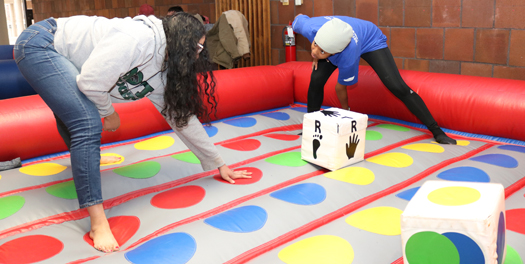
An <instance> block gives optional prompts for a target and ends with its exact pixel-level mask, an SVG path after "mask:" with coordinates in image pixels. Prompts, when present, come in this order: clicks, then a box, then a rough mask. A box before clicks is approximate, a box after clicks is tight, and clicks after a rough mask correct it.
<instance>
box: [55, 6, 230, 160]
mask: <svg viewBox="0 0 525 264" xmlns="http://www.w3.org/2000/svg"><path fill="white" fill-rule="evenodd" d="M54 41H55V42H54V45H55V49H56V50H57V52H58V53H60V54H62V55H64V56H65V57H66V58H68V59H69V60H70V61H71V62H72V63H73V64H74V65H75V66H76V67H77V69H78V70H79V72H80V74H79V75H78V76H77V85H78V88H79V90H80V91H82V92H83V93H84V94H85V95H86V96H87V97H88V98H89V99H90V100H91V101H92V102H93V103H94V104H95V105H96V107H97V108H98V111H99V113H100V116H101V117H106V116H109V115H110V114H112V113H113V112H114V111H115V109H114V108H113V106H112V103H122V102H126V101H129V100H138V99H141V98H144V97H146V96H147V97H148V98H149V99H150V100H151V101H152V102H153V104H154V105H155V107H156V108H157V110H159V112H160V111H162V109H163V108H164V87H165V86H166V83H165V80H166V75H165V72H164V73H163V72H161V68H162V63H163V61H164V58H165V49H166V36H165V34H164V29H163V26H162V21H161V20H160V19H158V18H156V17H155V16H148V17H146V16H144V15H139V16H136V17H134V18H130V17H126V18H113V19H107V18H105V17H96V16H93V17H88V16H72V17H67V18H59V19H57V31H56V33H55V40H54ZM167 121H168V123H169V124H170V126H171V127H172V128H173V130H174V131H175V133H176V134H177V135H178V136H179V137H180V138H181V140H182V141H183V142H184V143H185V144H186V145H187V146H188V147H189V148H190V150H191V151H192V152H193V153H194V154H195V155H196V156H197V157H198V158H199V160H200V161H201V165H202V168H203V169H204V170H210V169H215V168H217V167H219V166H222V165H224V161H223V160H222V158H221V157H220V155H219V154H218V152H217V149H216V148H215V146H214V145H213V144H212V143H211V142H210V140H209V137H208V134H207V133H206V131H205V130H204V128H203V127H202V124H201V123H200V121H199V120H198V119H197V118H196V117H195V116H193V117H192V118H191V119H190V120H189V121H188V126H186V127H184V128H182V129H179V128H177V127H176V126H175V124H174V123H172V122H170V121H169V120H167Z"/></svg>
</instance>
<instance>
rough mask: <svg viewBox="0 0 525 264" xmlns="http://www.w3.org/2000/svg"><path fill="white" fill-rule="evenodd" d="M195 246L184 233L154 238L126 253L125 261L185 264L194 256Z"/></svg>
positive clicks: (136, 263) (146, 263)
mask: <svg viewBox="0 0 525 264" xmlns="http://www.w3.org/2000/svg"><path fill="white" fill-rule="evenodd" d="M196 249H197V244H196V243H195V239H193V237H192V236H190V235H188V234H186V233H173V234H167V235H164V236H160V237H157V238H154V239H152V240H150V241H148V242H146V243H144V244H142V245H140V246H139V247H137V248H135V249H133V250H131V251H129V252H126V254H125V256H126V259H127V260H128V261H129V262H131V263H135V264H143V263H144V264H149V263H174V264H183V263H187V262H188V261H189V260H190V259H191V258H192V257H193V255H194V254H195V251H196Z"/></svg>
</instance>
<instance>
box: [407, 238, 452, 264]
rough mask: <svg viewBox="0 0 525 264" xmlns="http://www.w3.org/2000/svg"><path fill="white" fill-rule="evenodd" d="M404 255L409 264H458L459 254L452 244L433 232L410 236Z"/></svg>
mask: <svg viewBox="0 0 525 264" xmlns="http://www.w3.org/2000/svg"><path fill="white" fill-rule="evenodd" d="M405 253H406V256H407V260H408V262H409V263H410V264H443V263H447V264H459V252H458V250H457V249H456V246H455V245H454V243H452V241H450V240H449V239H448V238H447V237H445V236H443V235H440V234H438V233H435V232H419V233H416V234H414V235H412V236H411V237H410V238H409V239H408V241H407V244H406V246H405Z"/></svg>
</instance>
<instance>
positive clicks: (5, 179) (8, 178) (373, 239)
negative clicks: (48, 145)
mask: <svg viewBox="0 0 525 264" xmlns="http://www.w3.org/2000/svg"><path fill="white" fill-rule="evenodd" d="M305 112H306V108H305V107H304V105H292V106H290V107H287V108H280V109H274V110H272V111H267V112H260V113H254V114H250V115H244V116H238V117H235V118H229V119H225V120H220V121H217V122H213V123H212V124H211V126H206V127H205V129H206V131H207V133H208V135H209V136H210V138H211V139H212V140H213V142H214V143H215V144H216V146H217V148H218V150H219V152H220V153H221V155H222V157H223V158H224V160H225V161H226V163H227V164H229V165H230V167H231V168H232V169H235V170H248V171H250V172H252V173H253V174H252V176H253V177H252V178H251V179H240V180H237V181H236V183H235V184H229V183H227V182H225V181H223V180H222V179H221V178H220V176H218V175H217V173H218V171H217V170H214V171H202V169H201V166H200V164H199V160H198V159H196V157H195V155H193V153H191V152H189V150H188V149H187V147H186V146H185V145H184V144H183V143H182V142H181V140H180V139H179V138H178V137H177V136H176V135H175V134H174V133H173V132H169V131H166V132H164V133H159V134H155V135H151V136H149V137H145V138H140V139H134V140H131V141H126V142H119V143H118V144H112V145H106V146H103V148H102V153H103V155H118V156H121V157H122V160H121V161H120V162H119V163H118V164H110V165H106V166H102V167H101V170H102V176H101V177H102V190H103V196H104V198H105V202H104V206H105V208H106V214H107V216H108V218H109V223H110V225H111V228H112V231H113V233H114V234H115V236H116V239H117V240H118V242H119V244H120V248H121V250H120V251H118V252H114V253H109V254H105V253H102V252H99V251H97V250H95V249H94V248H93V247H92V241H91V240H90V239H89V237H88V236H87V232H88V231H89V229H90V223H89V218H88V215H87V212H86V211H85V210H79V209H78V202H77V200H76V192H75V188H74V186H73V181H72V178H71V177H72V175H71V165H70V160H69V157H68V156H67V154H64V155H62V156H57V157H47V158H44V159H39V160H38V161H35V160H33V161H29V162H26V163H25V165H24V166H23V167H22V168H18V169H13V170H7V171H2V172H0V177H1V178H0V227H1V228H0V229H1V230H0V263H86V262H89V263H113V264H117V263H148V264H151V263H197V264H210V263H261V264H262V263H264V264H268V263H301V264H309V263H312V264H314V263H315V264H320V263H329V264H338V263H345V264H348V263H368V264H370V263H378V264H383V263H387V264H388V263H402V258H401V257H402V256H403V254H402V249H401V238H400V233H401V231H400V215H401V213H402V211H403V210H404V208H405V207H406V205H407V203H408V202H409V201H410V199H411V198H412V197H413V195H414V194H415V193H416V191H417V190H418V188H419V187H420V186H421V185H422V184H423V183H424V182H425V181H427V180H440V181H469V182H494V183H501V184H502V185H503V186H504V187H505V194H506V224H507V232H506V241H507V250H506V252H507V253H506V260H505V263H506V264H518V263H519V264H523V263H524V261H523V260H525V243H523V242H524V241H525V224H523V223H524V221H525V197H524V195H525V188H524V185H525V179H524V175H525V147H524V146H523V145H520V144H508V143H502V141H498V140H496V139H490V140H489V139H486V138H483V137H480V136H476V135H464V134H463V135H461V136H460V135H457V134H454V133H451V135H452V136H453V137H454V138H456V139H458V145H440V144H437V143H436V142H434V141H433V138H432V136H431V134H430V133H429V132H428V131H427V130H425V129H421V127H420V126H419V127H418V126H417V125H415V124H412V125H411V124H408V123H399V122H394V121H392V120H387V119H384V118H381V117H374V116H369V119H368V128H367V130H366V139H365V140H360V142H361V144H365V156H364V160H363V161H360V162H358V163H355V164H353V165H350V166H348V167H345V168H342V169H340V170H336V171H332V172H331V171H328V170H326V169H323V168H321V167H318V166H315V165H312V164H310V163H308V162H305V161H303V160H302V159H301V155H300V153H301V143H302V138H301V135H302V134H301V132H302V120H303V115H304V114H305ZM317 143H318V144H316V146H315V147H316V148H318V149H320V148H322V147H323V142H322V140H319V142H317ZM308 145H309V144H306V147H309V146H308ZM312 147H314V146H313V145H312ZM436 235H438V236H439V235H440V234H436ZM465 239H466V240H468V237H465ZM465 245H466V246H461V245H460V246H461V249H458V248H453V247H452V248H449V249H448V250H449V251H450V252H443V254H444V255H446V254H453V252H452V251H454V252H459V255H460V257H461V256H463V257H464V258H463V259H469V258H470V257H465V256H470V255H472V254H470V253H472V252H474V253H475V254H479V250H478V251H476V248H475V247H476V244H475V243H465ZM418 247H419V249H415V250H412V251H411V252H416V253H417V250H426V249H428V248H429V247H431V245H427V244H425V243H421V244H419V245H418ZM456 254H457V253H456ZM468 254H470V255H468ZM475 254H474V255H475ZM477 257H479V256H477ZM458 263H459V262H458ZM461 263H464V262H461ZM465 263H467V262H465Z"/></svg>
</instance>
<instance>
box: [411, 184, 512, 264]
mask: <svg viewBox="0 0 525 264" xmlns="http://www.w3.org/2000/svg"><path fill="white" fill-rule="evenodd" d="M401 241H402V248H403V259H404V263H405V264H423V263H424V264H434V263H435V264H438V263H439V264H443V263H447V264H463V263H480V264H503V262H504V258H505V191H504V188H503V186H502V185H501V184H496V183H478V182H460V181H426V182H425V183H424V184H423V185H422V186H421V188H420V189H419V190H418V191H417V193H416V194H415V195H414V197H413V198H412V199H411V200H410V202H409V203H408V205H407V207H406V208H405V210H404V212H403V213H402V214H401Z"/></svg>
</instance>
